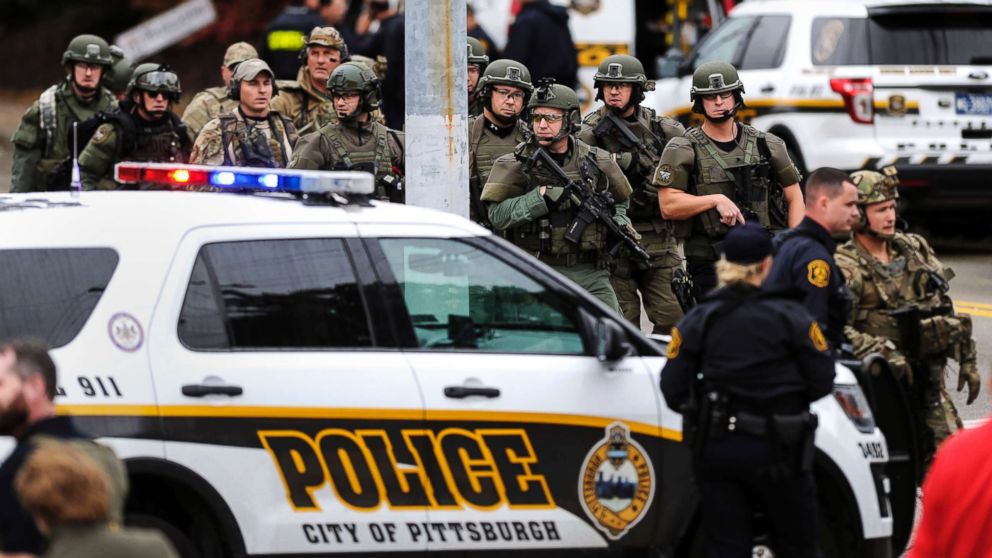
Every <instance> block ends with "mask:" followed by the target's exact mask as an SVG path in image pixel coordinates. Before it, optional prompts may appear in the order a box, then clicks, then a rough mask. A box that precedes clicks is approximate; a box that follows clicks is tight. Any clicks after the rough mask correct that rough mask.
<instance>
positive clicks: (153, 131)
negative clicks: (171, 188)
mask: <svg viewBox="0 0 992 558" xmlns="http://www.w3.org/2000/svg"><path fill="white" fill-rule="evenodd" d="M151 74H171V76H173V77H174V78H175V81H174V86H163V87H161V88H160V89H161V90H166V91H167V92H168V93H169V94H170V95H172V96H173V98H178V96H179V93H180V90H179V78H178V77H175V74H173V73H172V72H169V71H168V70H167V69H166V68H165V67H164V66H159V65H157V64H141V65H140V66H138V67H137V68H136V69H135V71H134V77H132V79H131V84H129V86H128V97H130V96H131V93H132V92H134V91H140V90H159V88H158V87H157V86H146V85H142V81H141V80H143V79H145V78H146V77H147V76H149V75H151ZM146 87H147V89H146ZM170 108H171V104H170ZM100 116H101V118H103V119H104V120H105V121H104V123H103V124H100V127H99V128H97V129H96V132H95V133H94V134H93V137H92V138H91V139H90V141H89V143H88V144H86V148H85V149H83V151H82V153H80V154H79V173H80V178H81V179H82V182H83V187H84V188H86V189H87V190H94V189H99V190H112V189H116V188H118V187H119V185H118V184H117V183H116V182H114V180H113V175H114V164H116V163H118V162H120V161H144V162H154V163H165V162H176V163H185V162H187V161H188V160H189V153H190V143H189V136H187V134H186V129H185V127H184V126H183V124H182V122H181V121H180V120H179V117H178V116H176V114H175V113H174V112H172V111H171V110H168V111H167V112H166V114H165V116H164V117H163V118H162V119H161V120H160V121H156V122H148V121H145V120H144V119H142V118H141V117H139V116H138V109H137V107H136V106H135V105H134V103H133V102H132V101H131V100H130V99H128V100H125V101H122V102H121V104H120V106H119V107H117V108H115V109H113V110H111V111H108V112H106V113H102V114H101V115H100Z"/></svg>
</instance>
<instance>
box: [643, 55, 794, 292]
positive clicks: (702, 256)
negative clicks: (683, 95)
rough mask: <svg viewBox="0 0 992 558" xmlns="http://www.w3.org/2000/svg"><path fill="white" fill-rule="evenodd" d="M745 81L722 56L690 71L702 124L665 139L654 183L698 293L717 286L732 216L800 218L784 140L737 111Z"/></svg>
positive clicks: (773, 220)
mask: <svg viewBox="0 0 992 558" xmlns="http://www.w3.org/2000/svg"><path fill="white" fill-rule="evenodd" d="M743 95H744V84H743V83H741V80H740V77H738V75H737V70H736V69H735V68H734V67H733V66H731V65H730V64H727V63H726V62H707V63H705V64H702V65H701V66H699V68H697V69H696V71H695V73H693V75H692V89H690V91H689V97H690V99H691V100H692V111H693V112H695V113H698V114H701V115H703V125H702V126H700V127H696V128H690V129H689V130H688V131H686V133H685V136H684V137H682V138H676V139H674V140H672V141H670V142H669V143H668V145H667V146H665V152H664V153H663V154H662V157H661V164H659V165H658V168H657V169H656V170H655V175H654V178H653V179H652V181H653V183H654V184H655V185H656V186H658V187H659V188H660V190H659V192H658V196H659V201H660V202H661V215H662V216H663V217H664V218H665V219H671V220H674V221H681V222H680V223H677V224H676V225H675V232H676V235H677V236H678V237H679V238H682V239H684V240H685V244H684V248H685V256H686V263H687V266H688V270H689V273H690V275H692V278H693V281H694V284H695V289H696V296H697V298H698V297H699V296H700V295H702V294H704V293H706V292H707V291H708V290H710V289H712V288H713V287H715V286H716V278H715V276H714V273H713V263H714V262H715V261H716V255H717V252H718V248H719V246H718V244H719V242H720V241H721V240H722V239H723V236H724V235H725V234H727V231H728V230H729V228H730V227H733V226H734V225H735V224H739V223H744V222H750V221H755V222H757V223H760V224H761V226H763V227H765V228H766V229H768V230H770V231H776V230H780V229H784V228H786V227H788V226H795V225H797V224H798V223H799V221H800V220H801V219H802V213H803V200H802V192H801V191H800V189H799V180H800V176H799V171H798V170H797V169H796V166H795V165H794V164H792V160H791V159H789V154H788V152H787V151H786V147H785V142H783V141H782V140H781V139H779V138H778V137H776V136H775V135H773V134H768V133H765V132H760V131H758V130H757V129H755V128H754V127H752V126H748V125H746V124H741V123H739V122H737V121H736V120H735V119H734V115H735V114H737V111H738V110H739V109H740V108H741V107H743V106H744V97H743Z"/></svg>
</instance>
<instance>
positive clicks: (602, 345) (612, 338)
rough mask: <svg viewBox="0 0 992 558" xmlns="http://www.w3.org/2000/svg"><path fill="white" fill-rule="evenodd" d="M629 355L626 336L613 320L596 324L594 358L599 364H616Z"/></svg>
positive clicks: (601, 320) (603, 320) (602, 320)
mask: <svg viewBox="0 0 992 558" xmlns="http://www.w3.org/2000/svg"><path fill="white" fill-rule="evenodd" d="M629 353H630V343H629V342H627V334H626V333H624V331H623V328H621V327H620V326H619V325H618V324H617V323H616V322H614V321H613V320H605V319H600V320H599V321H598V322H596V358H598V359H599V361H600V362H616V361H618V360H620V359H622V358H623V357H625V356H627V355H628V354H629Z"/></svg>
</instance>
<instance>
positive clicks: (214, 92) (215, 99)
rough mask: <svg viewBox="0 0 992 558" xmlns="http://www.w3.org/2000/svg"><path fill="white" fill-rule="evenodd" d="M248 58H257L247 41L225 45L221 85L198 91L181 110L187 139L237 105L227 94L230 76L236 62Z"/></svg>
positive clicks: (192, 140)
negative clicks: (187, 134)
mask: <svg viewBox="0 0 992 558" xmlns="http://www.w3.org/2000/svg"><path fill="white" fill-rule="evenodd" d="M249 58H258V53H257V52H256V51H255V47H253V46H251V45H250V44H248V43H245V42H240V43H234V44H233V45H231V46H229V47H227V52H225V53H224V63H223V64H221V66H220V77H221V80H223V81H224V85H223V86H218V87H210V88H207V89H204V90H203V91H200V92H199V93H197V94H196V95H194V96H193V100H192V101H190V102H189V104H188V105H186V110H184V111H183V124H185V125H186V131H187V132H188V133H189V141H190V143H193V142H195V141H196V136H197V135H199V133H200V130H202V129H203V127H204V126H206V124H207V122H210V121H211V120H213V119H214V118H217V117H218V116H220V115H222V114H226V113H228V112H231V111H232V110H234V109H235V107H237V106H238V103H237V101H235V100H233V99H231V98H230V97H229V96H228V92H229V91H230V86H231V76H232V75H233V74H234V70H235V68H237V67H238V64H240V63H241V62H243V61H245V60H248V59H249Z"/></svg>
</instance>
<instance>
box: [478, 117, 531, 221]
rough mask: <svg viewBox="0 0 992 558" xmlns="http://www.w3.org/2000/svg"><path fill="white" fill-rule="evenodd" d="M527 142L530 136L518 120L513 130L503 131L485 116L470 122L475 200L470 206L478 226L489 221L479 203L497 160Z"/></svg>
mask: <svg viewBox="0 0 992 558" xmlns="http://www.w3.org/2000/svg"><path fill="white" fill-rule="evenodd" d="M504 134H505V135H504ZM525 139H527V136H526V134H525V133H524V129H523V125H521V124H520V122H519V121H515V122H514V124H513V126H511V127H510V129H506V130H504V129H500V128H499V127H497V126H495V125H494V124H493V123H492V122H490V121H489V120H488V119H486V117H485V115H479V116H476V117H474V118H472V119H470V121H469V125H468V149H469V160H468V173H469V174H468V175H469V180H470V185H471V188H470V192H469V194H470V195H471V196H472V199H471V203H470V204H469V217H470V218H471V219H472V220H473V221H475V222H477V223H488V222H489V217H488V215H487V211H486V210H485V207H483V206H482V204H481V201H480V200H479V197H480V196H481V195H482V188H483V187H484V186H485V185H486V181H487V180H489V173H490V172H491V171H492V168H493V165H495V164H496V159H499V158H500V157H502V156H503V155H506V154H507V153H513V150H514V149H515V148H516V147H517V145H519V144H520V142H522V141H524V140H525Z"/></svg>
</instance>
